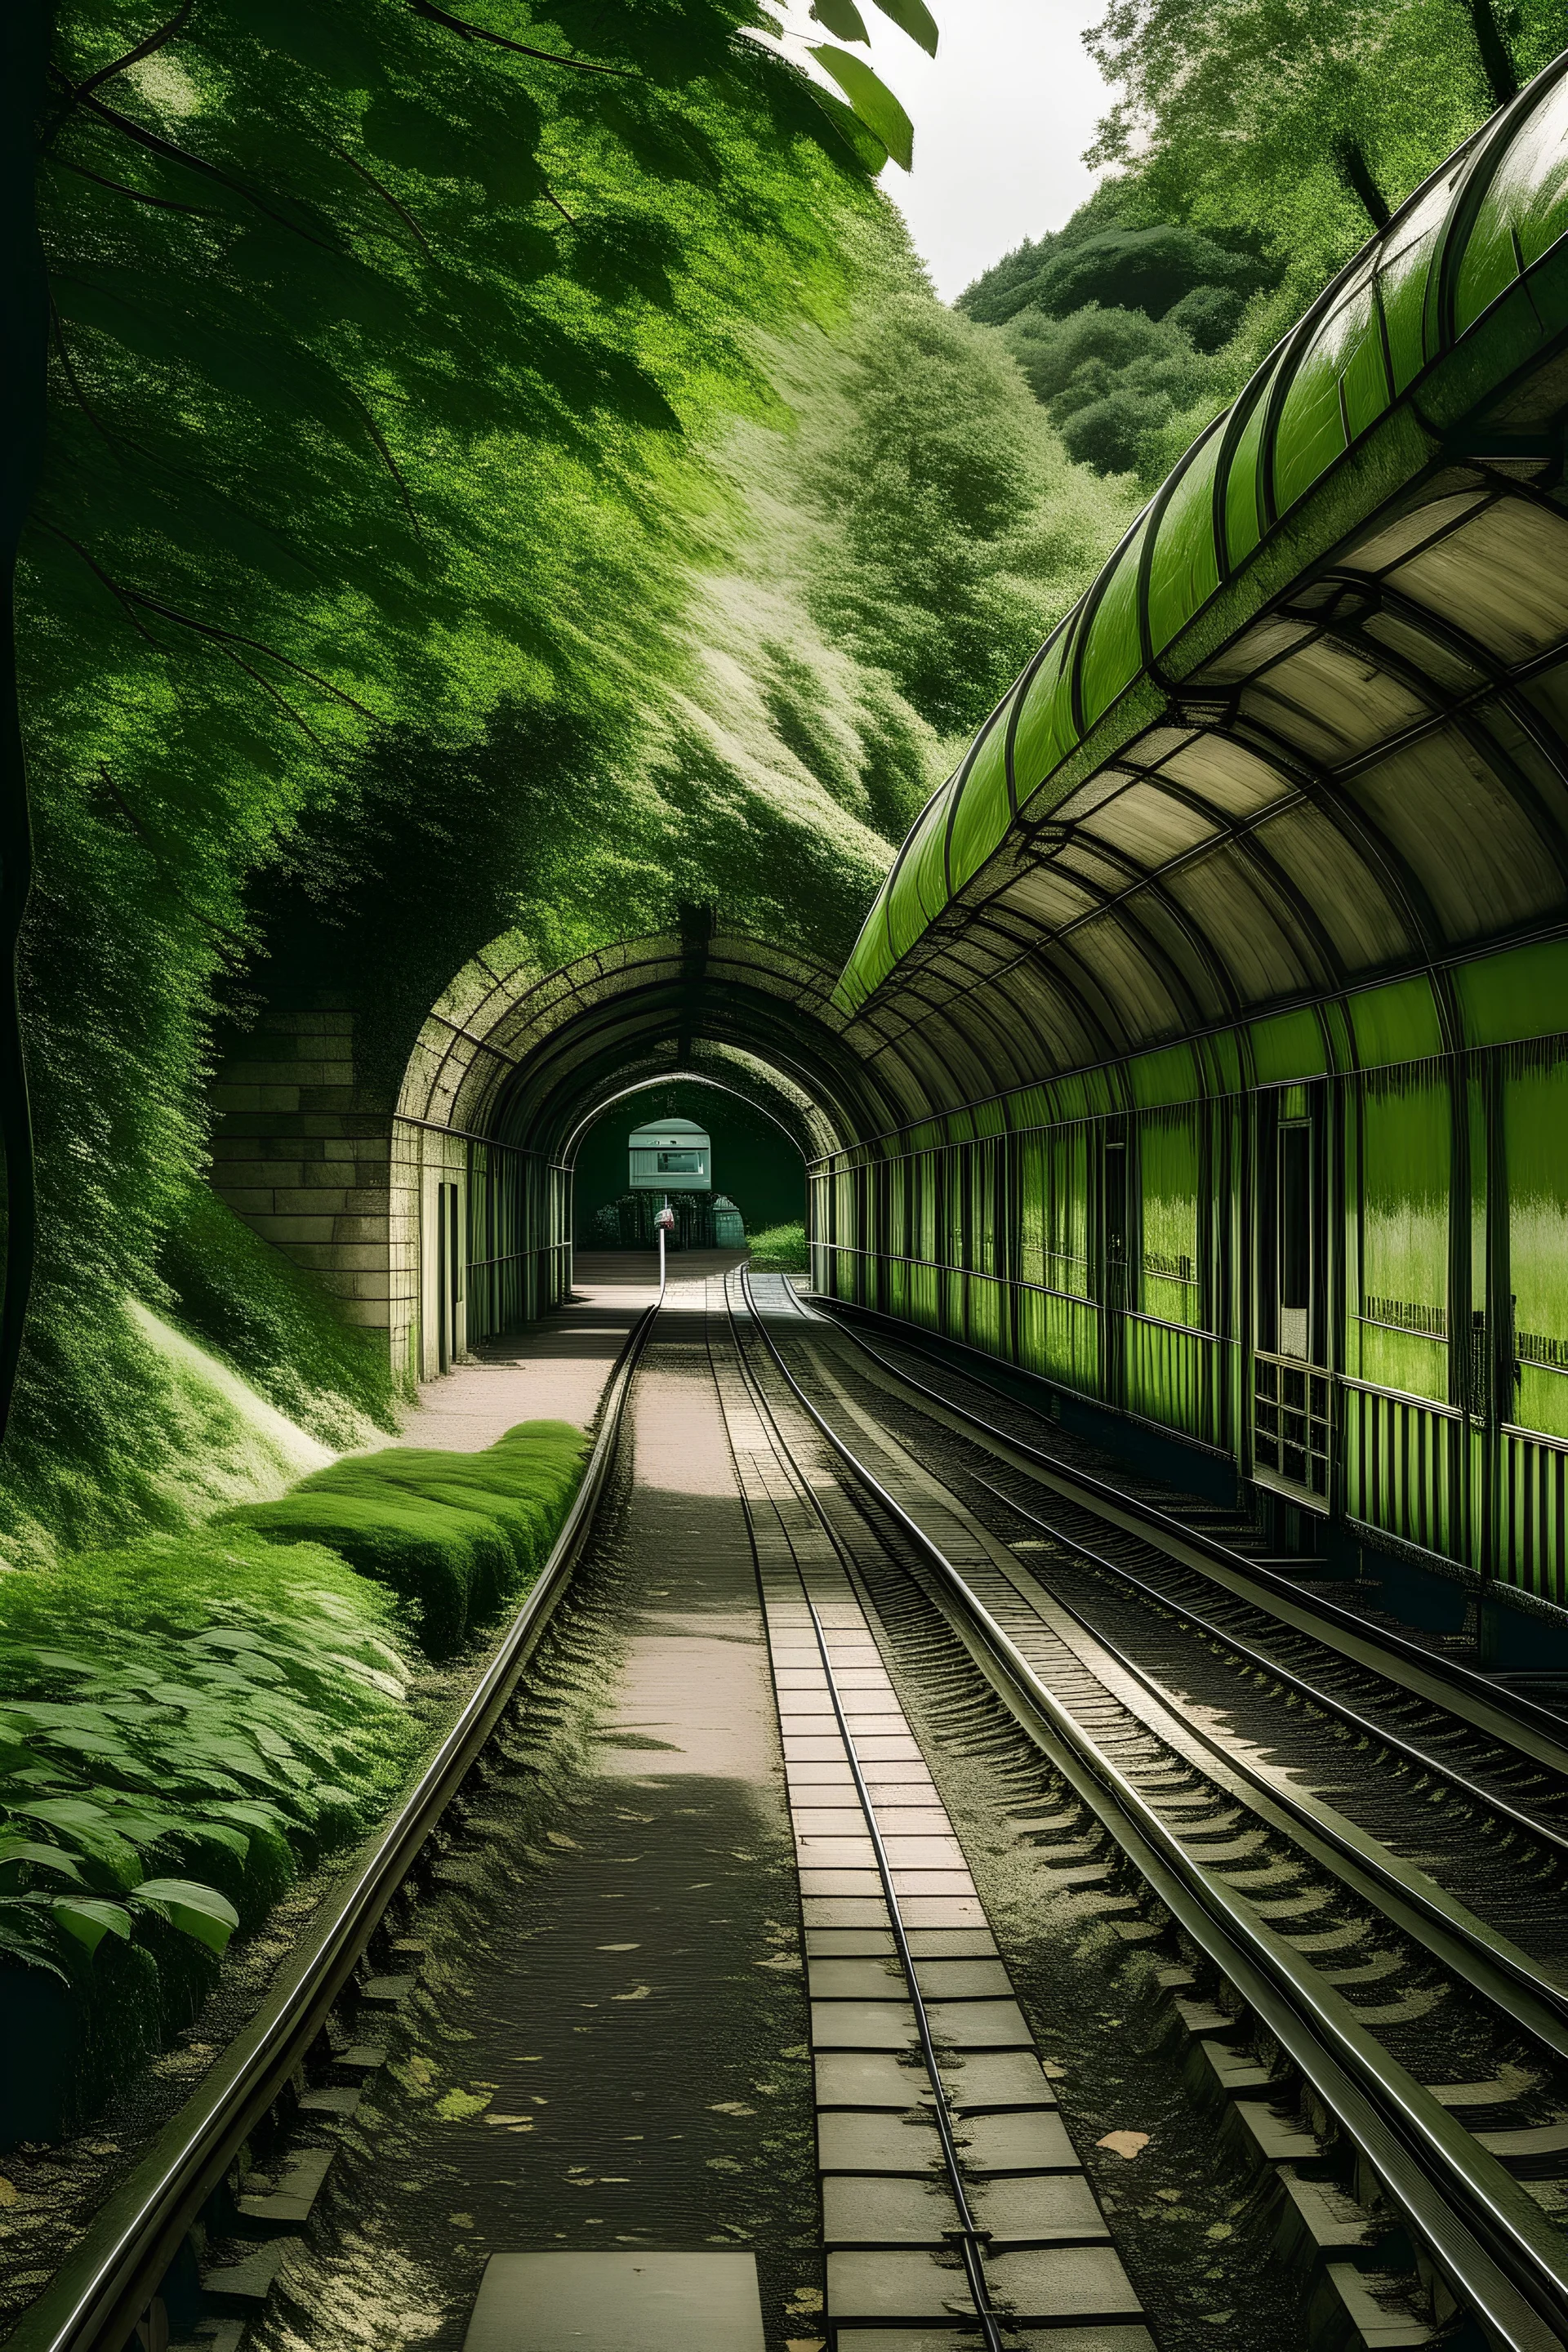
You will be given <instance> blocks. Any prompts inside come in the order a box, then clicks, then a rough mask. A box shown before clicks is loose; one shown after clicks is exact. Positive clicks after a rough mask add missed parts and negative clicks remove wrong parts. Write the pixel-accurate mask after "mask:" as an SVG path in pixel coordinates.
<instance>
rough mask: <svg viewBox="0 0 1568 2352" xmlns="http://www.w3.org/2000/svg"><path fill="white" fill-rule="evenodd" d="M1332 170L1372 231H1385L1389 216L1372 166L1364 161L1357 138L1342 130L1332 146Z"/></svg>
mask: <svg viewBox="0 0 1568 2352" xmlns="http://www.w3.org/2000/svg"><path fill="white" fill-rule="evenodd" d="M1331 152H1332V154H1333V159H1334V169H1335V171H1336V172H1337V173H1339V175H1340V177H1341V179H1342V181H1343V182H1344V184H1345V186H1346V187H1347V188H1348V189H1349V190H1350V192H1351V194H1352V196H1353V197H1354V198H1355V200H1356V202H1357V204H1358V205H1361V206H1362V208H1363V211H1364V212H1365V214H1366V216H1367V218H1368V219H1369V220H1370V221H1371V223H1372V225H1373V228H1386V227H1387V226H1388V224H1389V221H1390V220H1391V219H1392V217H1393V215H1392V214H1391V212H1390V210H1389V205H1388V199H1387V197H1386V196H1385V195H1384V193H1383V190H1382V189H1381V188H1380V187H1379V186H1378V184H1377V182H1376V181H1375V180H1374V179H1373V175H1372V165H1371V164H1370V163H1368V162H1367V160H1366V150H1365V148H1364V147H1363V145H1362V143H1361V141H1360V140H1359V139H1354V138H1352V136H1351V134H1350V132H1349V131H1341V132H1340V134H1339V136H1338V138H1337V139H1335V140H1334V142H1333V144H1332V150H1331Z"/></svg>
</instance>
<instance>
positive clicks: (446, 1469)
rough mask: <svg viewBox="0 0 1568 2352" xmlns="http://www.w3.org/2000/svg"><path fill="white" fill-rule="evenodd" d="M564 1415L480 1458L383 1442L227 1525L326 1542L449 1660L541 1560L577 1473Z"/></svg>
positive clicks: (289, 1539) (281, 1541)
mask: <svg viewBox="0 0 1568 2352" xmlns="http://www.w3.org/2000/svg"><path fill="white" fill-rule="evenodd" d="M585 1452H586V1441H585V1440H584V1435H583V1433H582V1431H581V1430H580V1429H577V1428H574V1426H573V1424H572V1423H570V1422H562V1421H554V1422H552V1421H545V1422H522V1423H519V1425H518V1427H517V1428H515V1429H512V1430H509V1431H508V1432H507V1434H506V1435H505V1436H504V1437H503V1438H500V1440H498V1442H497V1443H496V1444H494V1445H491V1446H489V1447H487V1448H486V1450H485V1451H484V1452H483V1453H482V1454H448V1453H444V1452H437V1451H428V1450H423V1449H419V1448H416V1447H409V1446H392V1447H388V1448H387V1449H386V1450H385V1451H384V1452H382V1453H379V1454H354V1455H351V1456H349V1457H347V1458H346V1459H344V1460H343V1461H342V1462H336V1463H334V1464H333V1465H331V1468H330V1469H326V1470H321V1471H318V1472H316V1473H315V1474H314V1475H312V1476H310V1477H309V1478H306V1479H304V1480H302V1481H301V1483H300V1485H299V1486H297V1487H295V1488H294V1490H293V1491H292V1492H291V1493H290V1494H288V1495H285V1496H283V1497H282V1498H281V1499H280V1500H279V1501H278V1502H275V1503H257V1504H249V1505H246V1506H243V1507H241V1508H240V1509H239V1510H238V1511H237V1512H235V1513H234V1514H233V1515H232V1520H231V1523H232V1524H237V1525H239V1526H243V1527H246V1528H252V1529H254V1530H255V1531H256V1533H257V1534H258V1535H261V1536H264V1537H265V1538H267V1539H268V1541H269V1542H271V1543H274V1544H278V1545H291V1544H324V1545H329V1546H331V1549H333V1550H334V1551H337V1552H339V1553H341V1554H342V1557H343V1558H344V1559H347V1560H348V1561H350V1562H351V1563H352V1565H353V1567H354V1568H355V1569H356V1570H359V1571H360V1573H361V1574H363V1575H364V1576H368V1577H370V1578H372V1579H373V1580H374V1581H375V1582H377V1583H379V1584H384V1585H386V1586H388V1587H389V1588H390V1589H391V1590H392V1591H394V1592H395V1593H397V1594H398V1595H399V1597H400V1598H401V1599H402V1600H403V1601H404V1602H405V1604H406V1606H407V1608H408V1611H409V1613H410V1615H411V1617H412V1619H413V1621H414V1623H415V1626H416V1631H417V1633H418V1637H419V1640H420V1642H421V1643H422V1644H423V1646H424V1647H425V1648H426V1650H427V1651H428V1652H429V1653H430V1654H432V1655H434V1656H445V1655H448V1654H450V1653H451V1652H452V1651H454V1650H456V1649H457V1648H458V1646H459V1645H460V1644H461V1643H462V1641H463V1640H464V1638H465V1636H466V1635H467V1634H468V1633H470V1632H472V1631H473V1630H474V1629H475V1628H477V1627H478V1626H479V1625H481V1624H483V1623H484V1622H485V1621H486V1620H487V1619H488V1618H489V1617H491V1616H493V1615H494V1613H495V1612H496V1611H497V1610H498V1609H499V1608H500V1606H501V1604H502V1603H503V1601H510V1600H513V1599H515V1598H516V1597H517V1596H518V1595H519V1594H520V1593H521V1592H523V1591H526V1590H527V1588H528V1586H529V1585H530V1583H531V1581H532V1580H533V1578H534V1577H535V1576H536V1575H537V1574H538V1572H539V1570H540V1569H541V1568H542V1566H543V1564H544V1561H545V1559H546V1558H547V1557H548V1555H549V1550H550V1546H551V1544H552V1541H553V1540H554V1538H555V1535H556V1533H557V1531H558V1529H559V1528H560V1527H561V1524H562V1522H563V1519H564V1517H565V1516H566V1512H567V1508H568V1507H569V1505H570V1503H571V1500H572V1497H573V1496H574V1494H575V1492H576V1490H577V1484H578V1481H579V1479H580V1478H581V1476H582V1471H583V1462H584V1455H585Z"/></svg>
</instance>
